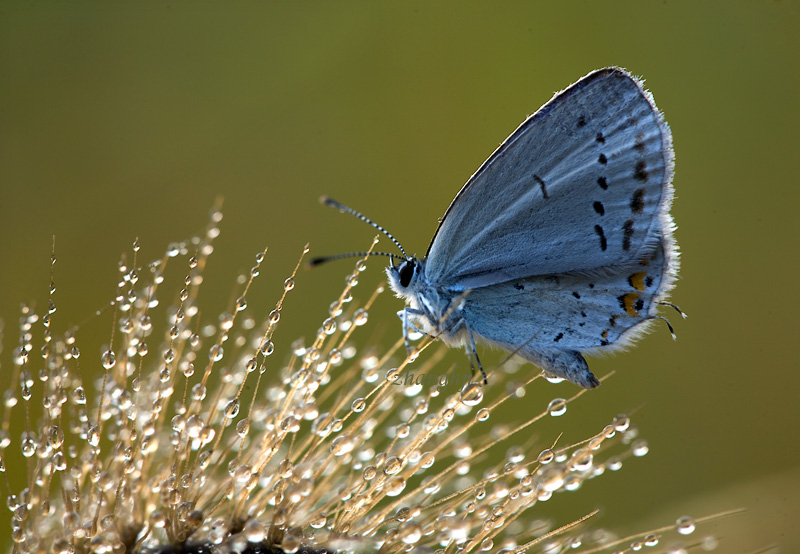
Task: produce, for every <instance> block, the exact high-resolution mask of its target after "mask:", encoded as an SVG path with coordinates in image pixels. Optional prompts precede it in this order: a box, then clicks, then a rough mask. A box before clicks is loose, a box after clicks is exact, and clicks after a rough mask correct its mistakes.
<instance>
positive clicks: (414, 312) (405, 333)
mask: <svg viewBox="0 0 800 554" xmlns="http://www.w3.org/2000/svg"><path fill="white" fill-rule="evenodd" d="M409 314H411V315H413V316H422V315H425V312H423V311H422V310H416V309H414V308H408V307H406V308H403V309H402V310H400V311H399V312H397V317H399V318H400V319H401V320H402V322H403V341H404V342H405V345H406V354H407V355H409V356H410V355H411V343H410V342H409V341H408V328H409V327H411V329H413V330H414V331H416V332H418V333H422V334H423V335H424V334H426V333H425V331H423V330H421V329H420V328H419V327H417V326H416V325H414V323H413V322H411V321H409V319H408V315H409Z"/></svg>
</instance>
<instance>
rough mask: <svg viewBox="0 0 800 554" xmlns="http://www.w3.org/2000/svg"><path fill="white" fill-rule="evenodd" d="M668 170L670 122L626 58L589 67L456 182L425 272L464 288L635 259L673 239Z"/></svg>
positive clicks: (441, 283) (446, 284)
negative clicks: (623, 66) (624, 63)
mask: <svg viewBox="0 0 800 554" xmlns="http://www.w3.org/2000/svg"><path fill="white" fill-rule="evenodd" d="M671 174H672V151H671V139H670V134H669V129H668V127H667V126H666V124H665V123H664V121H663V119H662V117H661V115H660V114H659V113H658V111H657V109H656V108H655V105H654V104H653V103H652V100H651V98H650V96H649V94H648V93H646V92H645V91H644V90H643V89H642V87H641V85H640V84H639V83H638V82H637V81H636V80H635V79H633V78H632V77H631V76H630V75H628V74H627V73H626V72H624V71H623V70H620V69H617V68H609V69H603V70H598V71H595V72H593V73H591V74H589V75H587V76H586V77H584V78H583V79H581V80H580V81H578V82H577V83H575V84H574V85H572V86H571V87H569V88H568V89H566V90H565V91H563V92H562V93H560V94H558V95H556V96H555V97H554V98H553V99H552V100H551V101H550V102H549V103H548V104H546V105H545V106H544V107H542V108H541V109H540V110H539V111H538V112H537V113H535V114H534V115H532V116H531V117H530V118H528V119H527V120H526V121H525V122H524V123H523V124H522V125H521V126H520V127H519V128H518V129H517V130H516V131H515V132H514V133H513V134H512V135H511V136H510V137H509V138H508V139H507V140H506V141H505V142H504V143H503V144H502V145H501V146H500V147H499V148H498V149H497V150H496V151H495V153H494V154H493V155H492V156H491V157H490V158H489V159H488V160H487V161H486V162H485V163H484V164H483V165H482V166H481V168H480V169H479V170H478V171H477V172H476V173H475V175H473V176H472V178H471V179H470V180H469V181H468V182H467V184H466V185H465V186H464V187H463V188H462V189H461V191H460V192H459V193H458V195H457V196H456V198H455V200H453V202H452V204H451V205H450V207H449V208H448V210H447V212H446V213H445V216H444V218H443V220H442V223H441V225H440V226H439V229H438V230H437V232H436V234H435V236H434V238H433V240H432V242H431V245H430V247H429V249H428V255H427V265H426V274H427V278H428V279H429V280H430V282H431V283H435V284H436V285H437V286H441V287H445V288H449V289H451V290H464V289H474V288H478V287H485V286H490V285H493V284H497V283H503V282H508V281H511V280H514V279H520V278H525V277H532V276H543V275H558V274H563V273H575V272H577V273H580V272H592V271H598V270H608V269H609V268H614V267H619V266H622V267H629V266H634V265H635V264H637V263H638V262H639V260H640V259H641V258H642V257H643V256H647V255H648V254H649V253H650V252H652V251H653V249H654V248H656V247H657V245H658V244H659V243H661V242H662V241H663V240H664V236H665V235H667V240H668V241H669V240H671V239H670V238H669V236H668V235H669V234H670V233H671V220H670V219H669V215H668V210H669V203H670V201H671V197H672V188H671V184H670V181H671ZM667 263H669V262H667Z"/></svg>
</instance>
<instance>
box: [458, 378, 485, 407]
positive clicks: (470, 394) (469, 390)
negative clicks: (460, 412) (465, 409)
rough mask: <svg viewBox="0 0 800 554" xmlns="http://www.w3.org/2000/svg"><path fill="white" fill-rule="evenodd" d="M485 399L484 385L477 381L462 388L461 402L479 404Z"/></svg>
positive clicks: (470, 404)
mask: <svg viewBox="0 0 800 554" xmlns="http://www.w3.org/2000/svg"><path fill="white" fill-rule="evenodd" d="M482 400H483V387H481V386H480V385H478V384H477V383H469V384H467V385H464V388H462V389H461V403H462V404H464V405H465V406H477V405H478V404H480V403H481V401H482Z"/></svg>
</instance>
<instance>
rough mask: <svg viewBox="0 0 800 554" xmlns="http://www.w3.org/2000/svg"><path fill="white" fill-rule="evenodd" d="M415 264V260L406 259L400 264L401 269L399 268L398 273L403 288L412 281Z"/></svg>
mask: <svg viewBox="0 0 800 554" xmlns="http://www.w3.org/2000/svg"><path fill="white" fill-rule="evenodd" d="M415 265H416V264H415V262H414V260H406V261H404V262H403V263H402V264H400V269H398V270H397V274H398V275H399V276H400V284H401V285H402V286H403V288H405V287H407V286H408V285H409V283H411V278H412V277H413V276H414V266H415Z"/></svg>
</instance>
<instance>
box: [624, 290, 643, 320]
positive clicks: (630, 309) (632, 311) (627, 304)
mask: <svg viewBox="0 0 800 554" xmlns="http://www.w3.org/2000/svg"><path fill="white" fill-rule="evenodd" d="M638 298H639V295H638V294H637V293H635V292H629V293H628V294H624V295H622V296H620V297H619V302H620V305H621V306H622V309H623V310H625V313H626V314H628V315H629V316H631V317H636V316H638V315H639V312H637V311H636V308H635V307H634V306H635V305H636V300H638Z"/></svg>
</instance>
